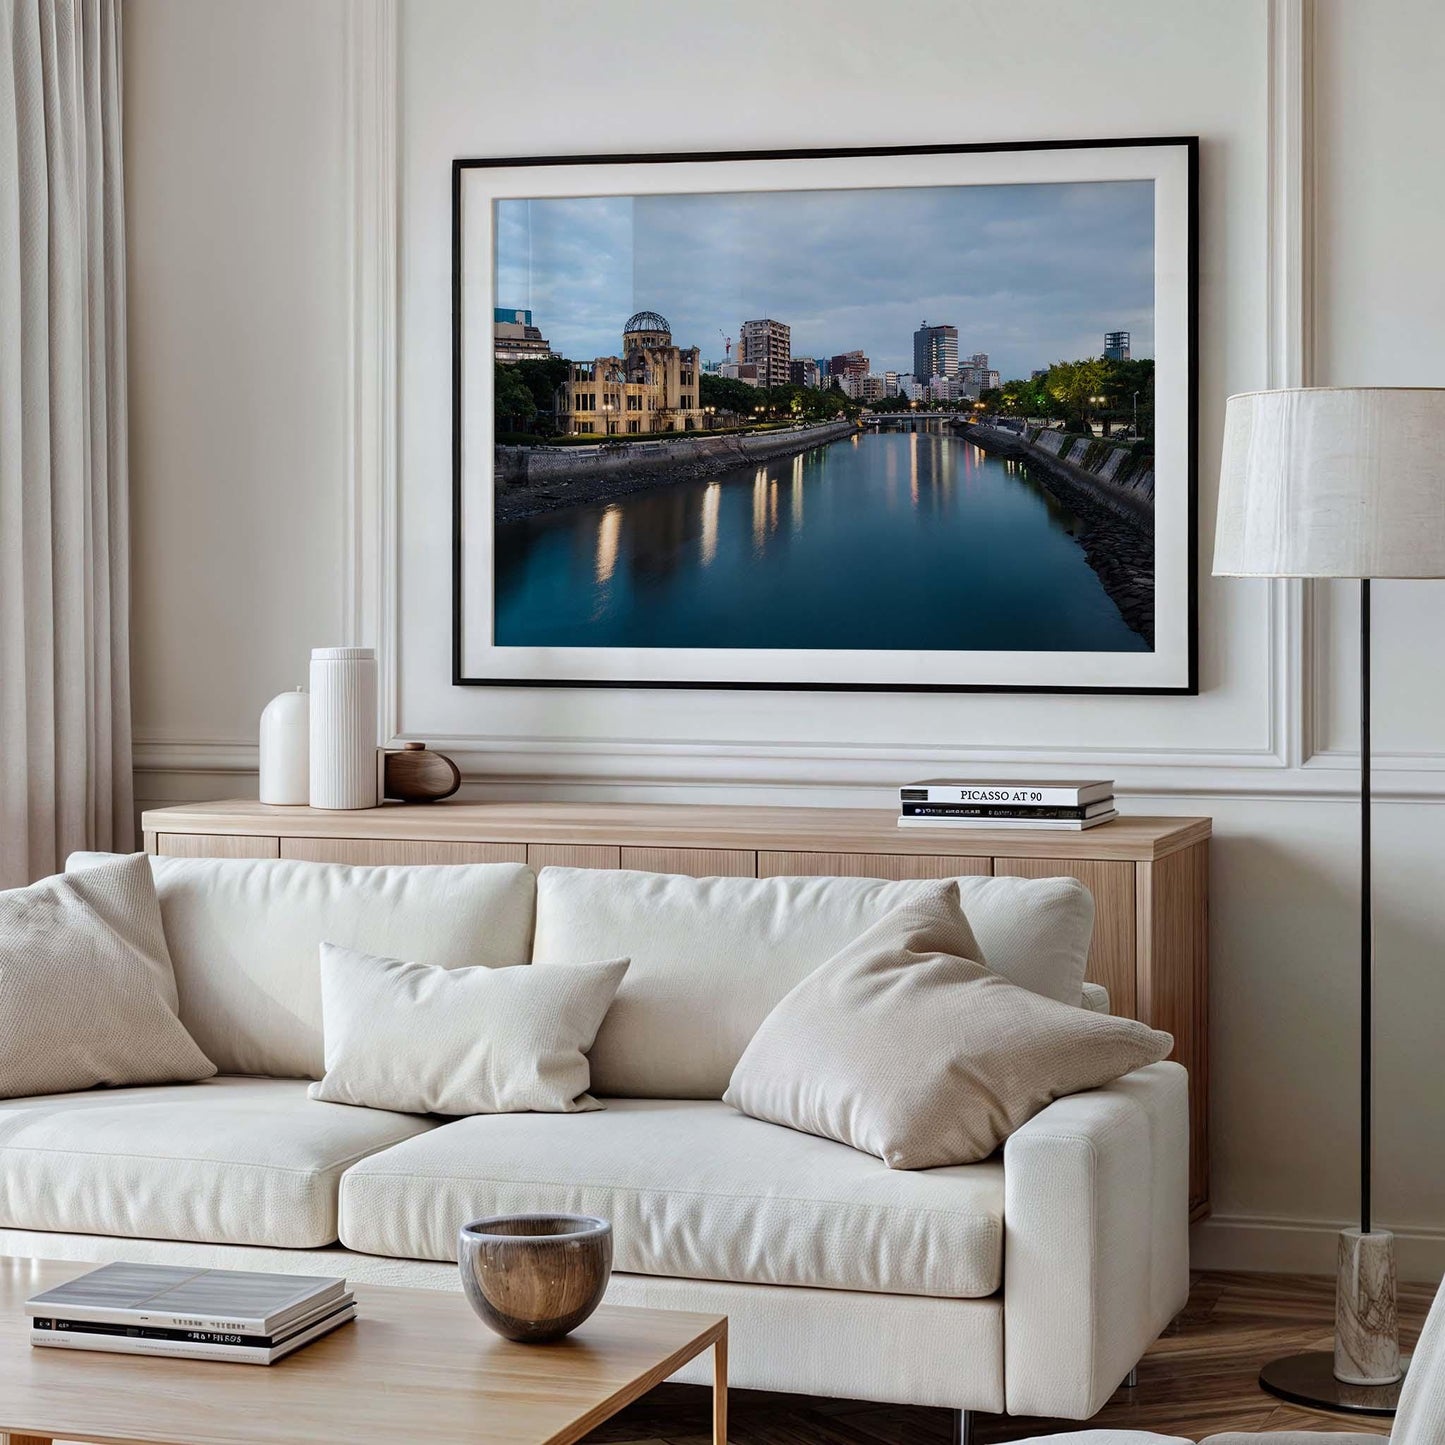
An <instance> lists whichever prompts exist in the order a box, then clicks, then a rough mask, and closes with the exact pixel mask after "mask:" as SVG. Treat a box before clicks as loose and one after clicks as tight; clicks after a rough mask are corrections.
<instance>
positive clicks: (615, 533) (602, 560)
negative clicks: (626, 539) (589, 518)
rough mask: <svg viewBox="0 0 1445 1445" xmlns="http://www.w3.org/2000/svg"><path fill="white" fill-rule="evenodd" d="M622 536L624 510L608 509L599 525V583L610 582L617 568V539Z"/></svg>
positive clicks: (614, 507)
mask: <svg viewBox="0 0 1445 1445" xmlns="http://www.w3.org/2000/svg"><path fill="white" fill-rule="evenodd" d="M621 535H622V508H621V507H616V506H613V507H608V509H607V510H606V511H605V512H603V514H602V520H601V521H600V522H599V523H598V524H597V583H598V585H599V586H601V584H602V583H604V582H608V581H610V580H611V578H612V572H613V569H614V568H615V567H616V566H617V539H618V538H619V537H620V536H621Z"/></svg>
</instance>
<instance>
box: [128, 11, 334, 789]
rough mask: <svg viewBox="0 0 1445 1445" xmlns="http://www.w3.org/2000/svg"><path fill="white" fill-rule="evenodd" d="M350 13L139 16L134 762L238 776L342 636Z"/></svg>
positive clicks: (133, 271) (134, 233)
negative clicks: (259, 737)
mask: <svg viewBox="0 0 1445 1445" xmlns="http://www.w3.org/2000/svg"><path fill="white" fill-rule="evenodd" d="M345 4H346V0H307V3H306V4H304V5H296V4H294V3H291V0H246V3H245V4H243V5H236V4H231V3H228V0H127V3H126V5H125V7H124V14H123V16H122V26H123V30H122V42H123V46H124V57H125V75H124V83H125V169H126V177H125V179H126V244H127V265H128V271H129V277H130V284H129V296H128V302H129V316H128V320H129V332H130V336H129V343H130V344H129V351H130V441H131V475H132V479H133V491H134V516H133V527H132V530H133V534H134V537H135V543H134V551H135V557H134V563H135V565H134V568H133V572H132V576H133V587H134V602H133V632H132V636H133V640H134V656H133V667H134V694H135V730H136V736H137V740H138V748H137V752H138V761H139V762H140V763H142V764H144V763H146V762H147V761H150V760H153V759H159V760H160V761H162V762H164V763H173V762H175V761H178V760H179V761H180V762H182V763H184V764H186V765H188V766H197V765H199V766H208V765H210V764H211V763H212V762H213V761H219V762H220V763H222V764H225V763H234V761H235V748H234V744H235V742H236V741H237V740H238V739H244V740H246V742H247V743H249V744H251V745H254V741H255V739H254V732H253V723H254V721H255V719H256V717H257V715H258V714H259V712H260V709H261V708H262V706H264V704H265V703H266V701H267V699H268V698H270V697H272V696H273V695H274V694H275V693H277V692H281V691H283V690H285V689H286V688H288V687H295V686H296V685H297V684H299V683H304V682H305V681H306V661H307V657H308V655H309V654H308V651H307V649H308V648H309V647H310V646H311V645H312V644H313V643H316V644H324V643H326V642H328V641H331V642H340V641H342V640H343V639H341V638H340V637H339V636H338V630H339V628H340V626H341V598H342V590H341V584H340V581H339V575H340V572H341V565H342V556H343V547H342V530H341V526H340V511H339V507H340V503H341V498H342V488H343V481H344V476H343V465H344V454H343V451H342V442H343V424H344V408H345V396H346V388H347V385H348V378H347V375H346V324H347V310H346V300H347V296H348V281H347V267H348V265H349V261H350V235H349V226H348V221H347V212H346V210H345V208H344V188H343V176H344V139H345V137H344V132H343V113H342V98H343V80H344V74H345V72H344V51H343V47H342V46H341V45H340V44H339V37H340V35H341V30H342V17H343V14H344V10H345ZM246 761H249V760H246ZM252 765H253V766H254V763H253V764H252ZM140 782H141V783H142V787H143V791H144V792H145V793H146V796H147V797H152V798H153V797H157V796H165V793H166V790H165V786H164V780H163V775H151V774H143V775H142V777H141V779H140ZM206 786H207V787H208V788H209V789H212V790H214V789H215V788H217V787H220V788H221V790H222V791H229V790H233V789H234V787H235V784H234V782H222V781H221V780H219V779H216V780H210V781H208V782H207V784H206Z"/></svg>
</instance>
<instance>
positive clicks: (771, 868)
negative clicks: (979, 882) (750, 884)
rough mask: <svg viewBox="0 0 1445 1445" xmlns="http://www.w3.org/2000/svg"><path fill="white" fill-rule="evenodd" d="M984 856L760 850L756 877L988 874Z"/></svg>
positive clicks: (922, 876) (959, 875)
mask: <svg viewBox="0 0 1445 1445" xmlns="http://www.w3.org/2000/svg"><path fill="white" fill-rule="evenodd" d="M990 872H992V868H991V867H990V860H989V859H987V858H960V857H956V856H954V855H943V856H938V855H935V854H932V853H759V854H758V877H759V878H891V879H904V878H964V877H970V878H971V877H978V876H983V877H987V876H988V874H989V873H990Z"/></svg>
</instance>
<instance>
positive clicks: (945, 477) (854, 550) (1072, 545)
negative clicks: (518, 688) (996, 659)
mask: <svg viewBox="0 0 1445 1445" xmlns="http://www.w3.org/2000/svg"><path fill="white" fill-rule="evenodd" d="M935 428H936V424H935ZM1077 530H1078V523H1077V521H1076V519H1075V518H1074V517H1073V516H1072V515H1071V514H1070V513H1069V512H1067V511H1066V510H1064V509H1063V508H1062V507H1060V506H1059V504H1058V503H1057V502H1056V501H1054V500H1053V498H1051V497H1050V496H1049V495H1048V493H1047V492H1045V491H1044V489H1043V488H1042V486H1040V485H1039V484H1038V483H1037V482H1036V481H1035V480H1033V479H1032V478H1031V477H1030V476H1029V474H1028V469H1027V466H1026V465H1025V464H1023V463H1020V462H1015V461H1005V460H1003V459H1002V458H999V457H994V456H989V455H988V454H987V453H985V452H983V451H980V450H979V448H977V447H976V446H974V445H973V444H972V443H971V442H966V441H963V440H962V439H960V438H959V437H957V436H954V435H952V434H950V433H948V432H947V431H945V430H943V429H941V428H936V429H925V427H923V426H919V427H918V428H916V429H913V430H893V431H889V430H885V431H881V432H872V433H868V434H861V435H856V436H852V437H848V438H845V439H843V440H841V441H835V442H832V443H830V444H829V445H826V446H821V447H818V448H815V449H814V450H813V451H810V452H805V453H803V454H802V455H799V456H796V457H787V458H783V459H782V460H780V461H776V462H772V463H769V464H768V465H766V466H756V467H753V466H749V467H743V468H740V469H735V470H731V471H724V472H720V473H718V475H717V476H715V477H711V478H701V479H697V480H689V481H679V482H672V483H667V484H664V485H661V486H658V487H654V488H652V489H651V490H648V491H643V492H636V493H633V494H632V495H630V496H624V497H620V498H618V499H617V500H616V501H612V502H602V503H597V504H595V505H586V506H579V507H570V508H565V509H563V510H561V511H555V512H546V513H542V514H539V515H537V516H533V517H528V518H526V519H524V520H522V521H517V522H508V523H504V524H500V525H499V526H498V528H497V557H496V639H495V640H496V644H497V645H498V646H503V647H507V646H512V647H515V646H531V647H538V646H540V647H547V646H553V647H744V648H764V647H785V648H861V649H879V650H896V649H919V650H925V651H951V650H960V651H996V650H1026V651H1037V650H1057V651H1100V652H1142V651H1144V650H1145V647H1146V644H1145V642H1144V640H1143V638H1141V637H1140V636H1139V635H1138V634H1137V633H1135V632H1133V631H1132V630H1131V629H1130V628H1129V627H1128V625H1127V624H1126V623H1125V622H1124V620H1123V618H1122V617H1121V616H1120V615H1119V610H1118V608H1117V607H1115V605H1114V603H1113V602H1112V601H1111V600H1110V598H1109V595H1108V594H1107V593H1106V592H1105V591H1104V588H1103V586H1102V585H1101V584H1100V582H1099V579H1098V577H1097V575H1096V574H1095V573H1094V571H1093V569H1092V568H1091V567H1090V566H1089V564H1088V562H1087V561H1086V560H1085V558H1084V553H1083V550H1082V549H1081V548H1080V546H1079V544H1078V543H1077V542H1076V541H1075V539H1074V538H1075V533H1076V532H1077Z"/></svg>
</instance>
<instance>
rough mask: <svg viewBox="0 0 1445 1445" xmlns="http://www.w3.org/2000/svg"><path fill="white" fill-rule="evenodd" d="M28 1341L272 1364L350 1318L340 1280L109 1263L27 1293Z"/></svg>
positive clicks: (351, 1303)
mask: <svg viewBox="0 0 1445 1445" xmlns="http://www.w3.org/2000/svg"><path fill="white" fill-rule="evenodd" d="M25 1313H26V1314H27V1315H29V1316H30V1343H31V1344H32V1345H46V1346H50V1347H53V1348H58V1349H63V1350H108V1351H110V1352H111V1353H113V1354H122V1355H169V1356H174V1357H177V1358H181V1359H192V1360H234V1361H238V1362H239V1363H242V1364H248V1365H269V1364H272V1363H273V1362H274V1361H276V1360H279V1359H281V1358H282V1357H283V1356H285V1355H289V1354H290V1353H291V1352H292V1350H299V1349H300V1348H301V1346H302V1345H309V1344H310V1343H311V1341H312V1340H315V1339H319V1338H320V1337H321V1336H322V1335H324V1334H327V1333H329V1332H330V1331H331V1330H334V1329H335V1328H336V1327H337V1325H344V1324H345V1323H346V1322H347V1320H350V1319H355V1317H356V1301H355V1296H354V1295H353V1294H352V1293H351V1292H350V1291H349V1290H348V1289H347V1288H346V1281H345V1280H344V1279H328V1278H325V1277H320V1276H315V1275H295V1274H253V1273H251V1272H249V1271H242V1270H231V1269H183V1268H177V1267H175V1266H172V1265H162V1264H107V1265H104V1266H102V1267H101V1268H100V1269H94V1270H91V1272H90V1273H89V1274H84V1275H81V1277H80V1278H79V1279H73V1280H71V1281H70V1283H69V1284H63V1285H60V1286H59V1287H58V1288H56V1289H48V1290H46V1291H45V1292H44V1293H43V1294H38V1295H34V1296H32V1297H31V1298H30V1299H28V1300H26V1301H25Z"/></svg>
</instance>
